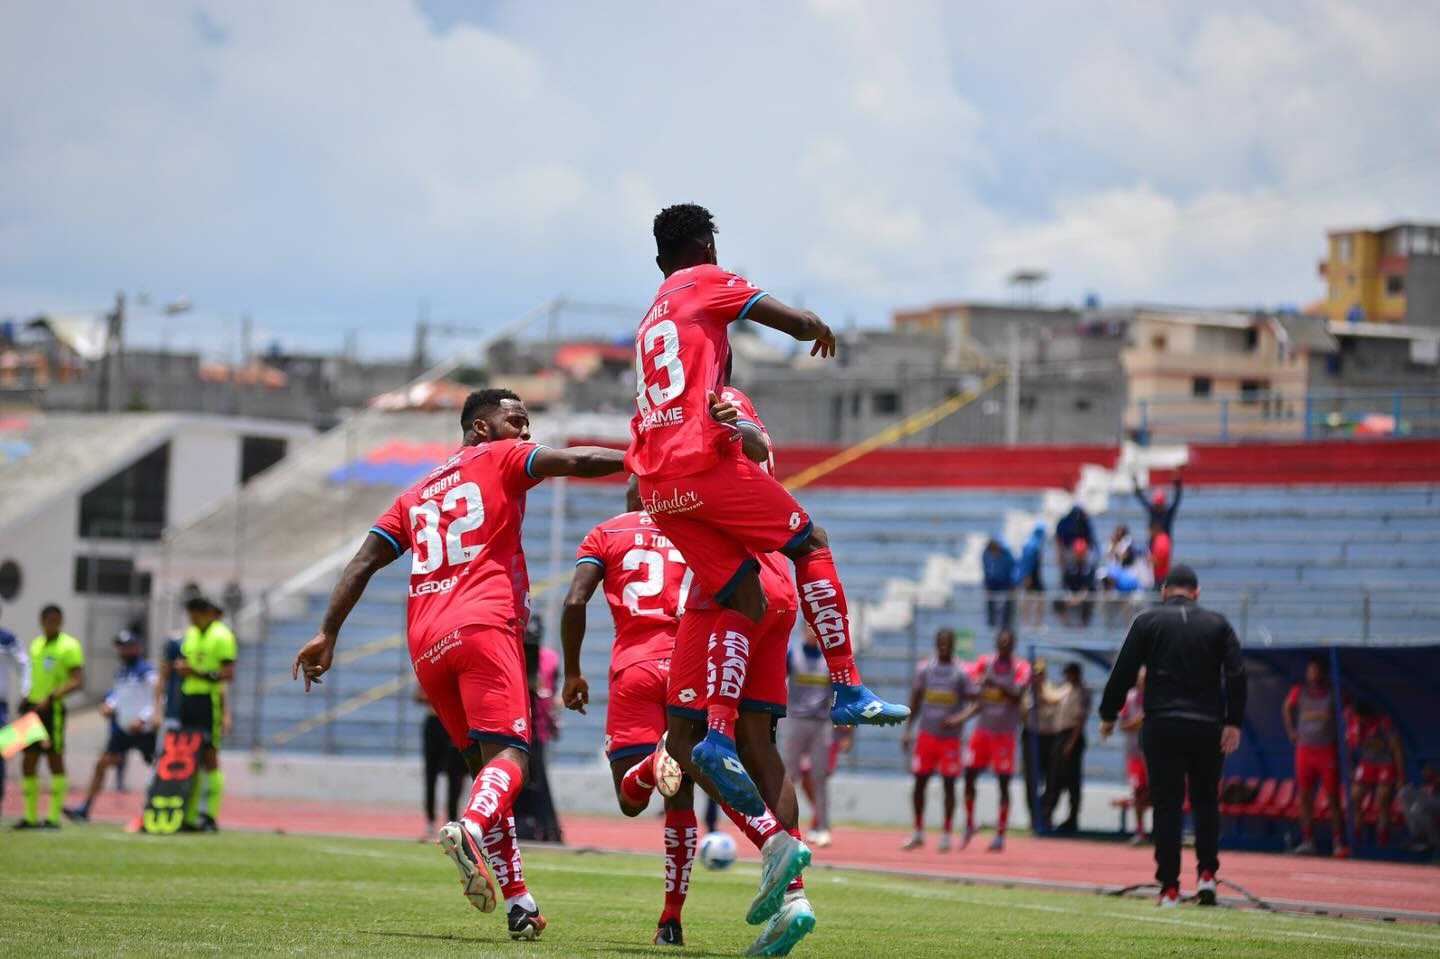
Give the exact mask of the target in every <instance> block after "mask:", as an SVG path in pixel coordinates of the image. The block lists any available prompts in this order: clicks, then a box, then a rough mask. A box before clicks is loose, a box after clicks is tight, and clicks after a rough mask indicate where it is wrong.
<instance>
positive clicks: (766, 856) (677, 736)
mask: <svg viewBox="0 0 1440 959" xmlns="http://www.w3.org/2000/svg"><path fill="white" fill-rule="evenodd" d="M728 378H729V371H728V365H727V370H726V379H727V380H728ZM716 400H717V401H716V403H715V404H714V405H713V406H712V407H711V410H710V414H711V415H712V416H713V417H714V418H715V419H716V420H717V421H719V422H722V423H728V424H733V425H734V427H735V429H736V430H737V431H738V432H739V435H740V440H739V442H740V446H741V452H742V455H744V456H745V457H746V458H747V459H749V460H750V461H752V462H754V463H755V464H756V465H757V466H758V467H759V468H760V469H761V470H762V471H763V474H764V475H766V476H773V475H774V469H775V460H774V455H773V453H772V448H771V444H770V436H769V434H768V433H767V432H766V431H765V426H764V424H763V423H761V421H760V417H759V416H758V415H757V414H756V412H755V408H754V406H753V405H752V404H751V403H750V400H749V398H748V397H746V396H745V394H743V393H742V392H740V391H739V390H737V389H735V388H733V387H728V386H727V387H726V388H725V389H724V390H723V391H722V392H721V394H720V396H719V397H717V398H716ZM759 579H760V587H761V589H762V590H763V591H764V596H765V600H766V605H765V612H764V615H763V616H762V617H761V619H760V621H759V623H757V624H755V626H754V627H753V633H752V636H753V643H752V644H751V645H750V648H749V650H748V652H749V655H750V661H751V662H753V663H754V664H755V668H754V669H750V670H744V671H740V672H738V673H737V671H736V670H735V669H734V667H733V661H732V659H731V658H726V659H725V660H723V662H722V666H721V670H720V671H719V672H716V671H715V670H714V669H713V668H712V667H711V666H710V663H711V662H713V659H712V656H713V650H714V647H715V646H716V645H718V644H720V643H721V642H722V640H721V638H720V633H719V623H720V622H721V620H722V618H723V616H724V614H725V609H724V608H723V607H721V606H720V605H719V604H717V603H715V602H714V601H713V600H712V599H711V598H710V597H707V596H705V595H704V594H703V593H702V592H701V591H700V587H699V584H698V583H697V584H694V585H693V586H692V587H691V593H690V597H689V600H688V602H687V604H686V611H685V615H684V616H683V617H682V618H681V621H680V632H679V635H678V636H677V638H676V643H675V658H674V661H673V662H672V664H671V670H670V690H669V696H668V701H667V706H666V711H667V712H668V713H669V714H670V716H669V726H668V732H667V739H666V742H667V748H668V749H670V750H673V755H675V757H676V758H677V759H678V760H679V761H680V764H681V766H682V768H684V769H685V771H686V772H687V773H689V774H690V776H692V777H693V778H694V779H695V780H696V781H697V782H699V783H700V785H701V788H703V789H705V790H706V791H707V792H709V793H710V794H711V795H712V796H715V797H716V798H717V799H718V798H719V795H718V790H717V789H716V787H715V784H714V783H712V782H711V781H710V780H709V779H708V778H707V777H706V776H705V774H704V772H703V771H702V770H701V769H700V768H699V767H698V765H697V764H696V763H695V762H694V761H693V759H692V758H691V756H692V752H693V749H694V747H695V745H696V744H698V743H699V742H700V741H701V739H702V737H704V736H705V735H706V716H707V707H708V704H709V703H710V702H711V701H712V700H713V698H714V696H715V694H716V691H717V690H721V691H723V692H724V693H725V694H726V695H731V696H733V698H734V699H735V700H737V701H738V703H739V707H738V720H737V723H736V727H735V728H736V733H737V735H736V739H737V741H738V745H739V760H740V761H741V762H742V763H743V764H744V766H743V768H744V770H748V772H749V774H750V775H752V776H753V777H754V781H755V782H756V784H757V786H758V789H759V793H760V799H761V801H762V805H761V812H760V813H758V814H754V815H746V814H744V813H741V812H738V811H737V810H736V809H735V808H734V807H733V806H731V805H730V804H729V803H725V802H722V803H721V804H720V808H721V809H722V810H724V812H725V815H727V816H728V817H730V820H731V821H732V822H734V823H735V825H736V826H737V827H739V829H740V831H741V832H742V833H744V835H745V836H746V838H748V839H749V840H750V841H751V842H752V843H754V845H755V847H756V848H757V849H759V850H760V860H761V874H760V890H759V892H758V893H757V894H756V896H755V899H754V901H753V902H752V903H751V905H750V909H749V911H748V912H747V913H746V917H745V918H746V921H747V922H749V923H750V924H751V925H755V924H758V923H761V922H764V923H765V925H764V927H763V928H762V929H761V930H760V933H759V935H758V936H757V937H756V938H755V941H754V942H753V943H751V944H750V947H749V949H748V950H747V952H746V954H747V955H752V956H771V955H785V954H786V953H788V952H789V951H790V950H791V949H792V948H793V947H794V946H795V944H796V943H797V942H799V941H800V940H801V939H803V938H804V937H805V936H806V935H808V934H809V933H810V931H811V930H812V929H814V928H815V912H814V910H813V909H812V908H811V905H810V901H809V899H808V898H807V897H806V895H805V886H804V881H803V880H802V878H801V876H800V873H801V871H802V870H803V869H804V868H805V867H806V866H807V865H809V863H810V850H809V849H807V848H806V847H805V844H804V843H802V842H801V841H800V829H799V822H800V809H799V805H798V803H797V801H796V798H795V786H794V784H793V782H792V781H791V779H790V777H789V776H788V775H786V772H785V764H784V761H783V760H782V758H781V756H780V753H779V751H778V750H777V749H776V748H775V741H776V738H777V737H776V726H777V724H778V723H779V720H780V719H781V718H782V717H783V716H784V715H785V712H786V701H787V697H788V692H787V689H786V684H785V679H786V669H785V663H786V658H787V656H788V654H789V644H790V634H791V632H792V630H793V628H794V625H795V620H796V606H797V605H798V603H799V597H798V595H797V593H796V591H795V584H794V581H793V580H792V579H791V577H790V564H789V563H787V562H786V561H785V559H784V557H782V556H780V555H778V554H777V553H773V552H771V553H762V554H761V556H760V558H759ZM725 641H726V642H730V641H733V639H732V638H730V637H727V638H726V640H725ZM736 687H738V688H736Z"/></svg>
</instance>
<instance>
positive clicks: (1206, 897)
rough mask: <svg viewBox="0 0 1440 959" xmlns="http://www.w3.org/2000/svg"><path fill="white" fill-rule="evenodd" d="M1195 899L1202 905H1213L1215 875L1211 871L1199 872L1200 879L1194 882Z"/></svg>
mask: <svg viewBox="0 0 1440 959" xmlns="http://www.w3.org/2000/svg"><path fill="white" fill-rule="evenodd" d="M1195 901H1196V902H1198V903H1199V904H1200V905H1202V906H1213V905H1215V876H1214V875H1213V874H1212V873H1208V872H1202V873H1201V874H1200V879H1199V880H1198V881H1197V882H1196V883H1195Z"/></svg>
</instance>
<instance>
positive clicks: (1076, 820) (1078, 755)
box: [1045, 729, 1085, 829]
mask: <svg viewBox="0 0 1440 959" xmlns="http://www.w3.org/2000/svg"><path fill="white" fill-rule="evenodd" d="M1051 739H1052V743H1053V744H1052V745H1051V747H1050V775H1049V776H1047V777H1046V779H1045V821H1046V822H1051V821H1052V820H1053V819H1054V818H1055V807H1056V806H1058V805H1060V795H1061V793H1066V794H1068V795H1069V796H1070V812H1069V815H1067V816H1066V817H1065V822H1064V827H1065V828H1066V829H1077V828H1079V826H1080V780H1081V772H1082V770H1083V769H1084V767H1085V737H1084V735H1083V734H1082V735H1081V736H1080V738H1079V739H1078V740H1076V741H1075V748H1074V749H1072V750H1070V752H1068V753H1067V752H1065V749H1064V746H1065V743H1066V742H1067V741H1068V740H1069V739H1070V730H1068V729H1062V730H1061V731H1060V732H1058V733H1056V734H1055V735H1054V736H1053V737H1051Z"/></svg>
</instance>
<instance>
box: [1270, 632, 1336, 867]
mask: <svg viewBox="0 0 1440 959" xmlns="http://www.w3.org/2000/svg"><path fill="white" fill-rule="evenodd" d="M1280 719H1281V721H1283V722H1284V723H1285V734H1286V735H1287V736H1289V737H1290V742H1292V743H1294V744H1295V788H1296V790H1297V792H1298V793H1299V795H1300V845H1298V846H1296V847H1295V852H1296V853H1297V854H1298V855H1302V856H1313V855H1315V788H1316V786H1317V785H1318V786H1319V788H1320V789H1321V790H1323V791H1324V793H1325V796H1326V797H1327V798H1328V799H1329V800H1330V839H1331V842H1332V843H1333V844H1334V845H1333V848H1332V854H1333V855H1335V856H1336V857H1338V858H1341V859H1343V858H1344V857H1346V856H1348V855H1349V854H1350V850H1349V848H1347V846H1346V844H1345V822H1344V819H1343V813H1342V807H1341V804H1340V754H1339V750H1338V749H1337V747H1336V739H1335V734H1336V730H1337V728H1338V724H1337V723H1336V721H1335V690H1334V688H1332V687H1331V685H1330V676H1329V674H1328V672H1327V671H1326V669H1325V663H1324V661H1323V660H1321V659H1319V658H1314V659H1311V660H1309V661H1308V662H1306V663H1305V678H1304V680H1303V681H1302V682H1299V683H1296V684H1295V685H1294V686H1291V687H1290V692H1289V694H1288V695H1286V697H1285V701H1284V703H1282V704H1281V706H1280Z"/></svg>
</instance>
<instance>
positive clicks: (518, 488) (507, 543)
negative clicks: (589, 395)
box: [370, 440, 544, 653]
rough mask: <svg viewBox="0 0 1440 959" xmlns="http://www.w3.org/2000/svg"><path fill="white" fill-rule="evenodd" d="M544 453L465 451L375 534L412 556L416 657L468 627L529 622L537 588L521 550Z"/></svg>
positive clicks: (513, 448)
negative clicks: (533, 468)
mask: <svg viewBox="0 0 1440 959" xmlns="http://www.w3.org/2000/svg"><path fill="white" fill-rule="evenodd" d="M543 448H544V447H542V446H540V445H538V444H536V443H532V442H529V441H528V440H527V441H521V440H499V441H497V442H494V443H481V444H480V445H479V446H467V447H465V448H464V449H462V450H460V451H459V452H458V453H456V454H455V455H454V456H451V457H450V459H448V460H446V461H445V462H444V463H442V464H441V465H440V466H437V467H436V468H435V469H433V470H431V471H430V474H429V475H428V476H426V477H425V478H424V479H422V480H421V481H420V482H418V483H416V484H415V485H414V486H412V487H410V488H409V489H408V490H406V491H405V492H403V493H401V494H400V495H399V496H397V497H396V498H395V502H394V503H392V504H390V508H389V509H387V510H386V511H385V512H384V513H382V514H381V515H380V518H379V519H377V520H376V521H375V525H374V526H372V527H371V528H370V531H371V532H373V533H376V534H378V535H380V536H383V537H384V538H385V539H387V540H389V541H390V543H391V545H392V546H394V547H395V552H396V555H397V556H398V555H403V554H404V553H405V551H406V550H413V553H412V558H411V561H410V596H409V601H408V602H407V603H406V620H407V623H406V625H407V630H408V632H409V637H410V649H411V651H412V653H413V652H416V651H418V650H421V649H424V648H425V647H426V646H428V645H429V644H430V643H431V642H433V641H434V640H437V639H439V638H440V637H442V636H444V635H446V634H447V633H450V632H453V631H454V630H456V629H459V628H460V627H462V626H506V625H508V624H510V623H513V622H522V623H523V622H524V621H525V619H526V618H528V616H529V610H530V600H529V591H530V580H529V576H528V574H527V573H526V570H525V554H524V552H523V551H522V550H521V548H520V524H521V523H522V522H523V521H524V519H525V493H526V492H527V491H528V490H529V489H530V488H531V487H533V486H535V485H536V484H537V483H539V482H540V478H539V477H536V476H534V475H532V474H531V472H530V462H531V460H532V459H534V456H535V453H536V451H538V450H540V449H543Z"/></svg>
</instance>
